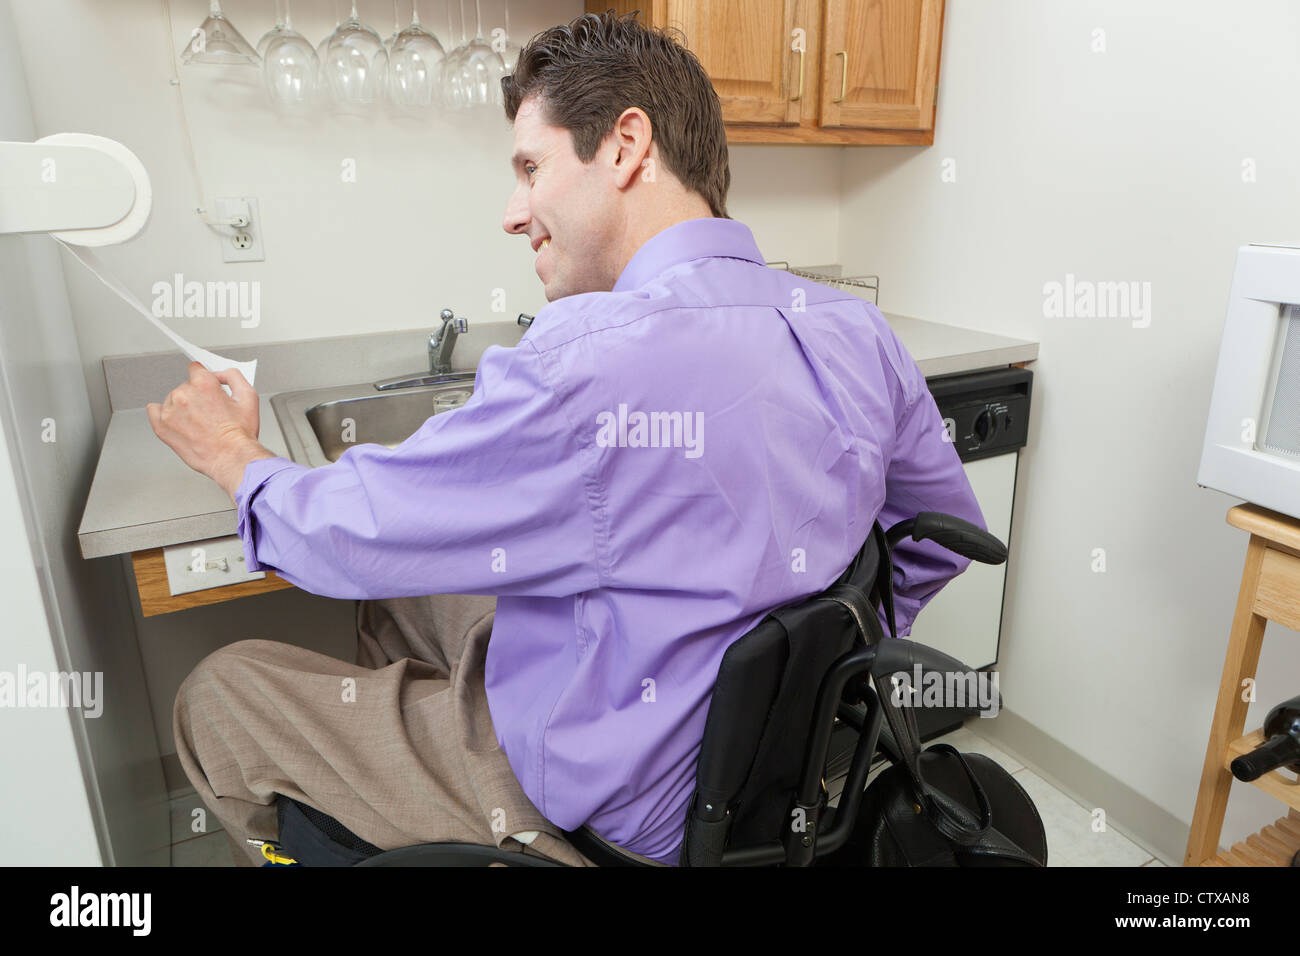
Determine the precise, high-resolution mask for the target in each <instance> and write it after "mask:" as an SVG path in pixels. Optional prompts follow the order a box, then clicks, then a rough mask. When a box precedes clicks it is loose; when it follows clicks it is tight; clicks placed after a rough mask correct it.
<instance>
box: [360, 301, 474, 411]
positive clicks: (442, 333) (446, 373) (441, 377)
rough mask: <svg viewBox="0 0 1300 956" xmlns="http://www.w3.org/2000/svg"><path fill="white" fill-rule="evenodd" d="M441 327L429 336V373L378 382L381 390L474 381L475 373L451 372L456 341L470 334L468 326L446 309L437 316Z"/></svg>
mask: <svg viewBox="0 0 1300 956" xmlns="http://www.w3.org/2000/svg"><path fill="white" fill-rule="evenodd" d="M438 317H439V318H440V319H442V325H441V326H439V327H438V329H437V331H435V332H434V333H433V334H431V335H430V336H429V371H428V372H420V373H418V374H415V375H398V376H397V377H395V378H386V379H384V380H383V381H379V382H375V388H377V389H378V390H379V391H381V392H383V391H387V390H389V389H393V388H413V387H415V386H417V385H438V384H441V383H444V382H454V381H463V380H465V379H467V378H468V379H473V378H474V373H473V372H453V371H452V370H451V353H452V350H453V349H455V348H456V340H457V339H458V338H460V336H461V334H462V333H464V332H468V331H469V323H468V322H466V321H465V320H464V319H463V318H458V317H457V316H456V314H455V313H454V312H452V310H451V309H443V310H442V312H441V313H439V316H438Z"/></svg>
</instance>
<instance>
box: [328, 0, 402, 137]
mask: <svg viewBox="0 0 1300 956" xmlns="http://www.w3.org/2000/svg"><path fill="white" fill-rule="evenodd" d="M321 75H322V77H323V78H324V80H325V88H326V89H327V90H328V91H329V94H330V99H331V100H332V101H333V102H334V105H335V106H337V107H338V108H339V109H340V110H343V111H344V112H354V111H358V110H364V109H365V108H366V107H369V106H370V105H372V104H373V103H375V102H376V101H378V100H380V99H382V97H383V95H384V84H385V83H386V82H387V77H388V51H387V50H386V49H384V41H383V40H382V39H380V37H379V34H378V33H376V32H375V31H374V30H373V29H371V28H370V27H368V26H366V25H365V24H364V23H362V22H361V18H360V17H359V16H357V4H356V0H352V14H351V16H349V17H348V18H347V19H346V20H344V21H343V22H342V23H340V24H339V26H338V29H336V30H335V31H334V32H333V33H332V34H330V38H329V43H328V44H326V46H325V59H324V61H323V62H322V63H321Z"/></svg>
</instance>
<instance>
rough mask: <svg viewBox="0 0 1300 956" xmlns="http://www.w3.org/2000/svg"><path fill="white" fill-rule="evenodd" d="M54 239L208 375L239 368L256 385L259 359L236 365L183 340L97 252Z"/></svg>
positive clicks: (226, 389) (224, 387)
mask: <svg viewBox="0 0 1300 956" xmlns="http://www.w3.org/2000/svg"><path fill="white" fill-rule="evenodd" d="M55 238H56V240H57V241H58V242H59V243H60V244H61V245H62V246H63V247H64V248H65V249H67V250H68V251H69V252H70V253H72V254H73V255H74V256H76V257H77V258H78V259H80V260H81V264H82V265H84V266H85V267H86V268H87V269H89V270H90V271H91V272H92V273H93V274H94V275H95V277H96V278H97V279H99V281H100V282H102V283H104V285H106V286H108V287H109V288H110V289H112V290H113V291H114V292H116V293H117V294H118V296H120V297H121V299H122V301H124V302H125V303H126V304H127V305H129V306H131V308H133V309H135V310H136V311H137V312H139V313H140V314H141V315H143V316H144V317H145V318H146V319H148V320H149V322H150V323H151V324H153V325H154V327H156V328H157V329H158V331H160V332H162V334H163V335H165V336H167V338H169V339H171V340H172V341H173V342H175V343H176V347H177V348H179V349H180V350H181V351H182V352H184V353H185V354H186V355H188V356H189V357H190V358H191V359H193V360H194V361H196V362H199V363H200V364H202V365H203V366H204V367H205V368H206V369H207V370H208V371H209V372H220V371H224V370H225V369H228V368H237V369H239V371H240V373H241V374H242V375H243V376H244V378H245V379H247V380H248V384H249V385H253V384H254V382H253V376H254V375H255V374H256V373H257V359H253V361H251V362H234V361H231V360H230V359H228V358H222V357H221V356H220V355H217V354H216V353H215V352H209V351H208V350H207V349H203V348H199V347H198V346H197V345H192V344H191V343H189V342H187V341H185V339H183V338H181V337H180V336H179V335H177V334H176V333H175V332H173V331H172V330H171V329H169V328H168V327H167V326H166V325H164V324H163V323H162V322H160V321H159V320H158V318H157V317H156V316H155V315H154V314H153V313H152V312H150V311H149V310H148V309H146V308H145V307H144V306H143V305H142V304H141V303H140V301H139V300H138V299H136V297H135V296H133V295H132V294H131V293H130V292H129V291H128V290H127V289H126V288H125V287H124V286H123V285H122V283H121V282H119V281H118V280H117V278H116V277H114V276H113V274H112V273H111V272H109V271H108V267H107V266H105V265H104V264H103V263H102V262H100V261H99V257H98V256H96V255H95V253H94V252H92V251H91V250H90V249H88V248H85V247H83V246H74V245H71V244H70V243H67V242H64V241H63V240H62V239H58V237H55ZM221 387H222V388H223V389H225V391H226V392H227V393H229V392H230V388H229V386H227V385H222V386H221Z"/></svg>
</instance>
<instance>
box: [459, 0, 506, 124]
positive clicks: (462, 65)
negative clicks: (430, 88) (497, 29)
mask: <svg viewBox="0 0 1300 956" xmlns="http://www.w3.org/2000/svg"><path fill="white" fill-rule="evenodd" d="M474 8H475V25H474V39H472V40H470V41H469V43H467V44H466V45H465V46H464V47H463V49H462V50H461V52H460V55H459V56H458V57H457V58H456V66H455V73H456V76H455V78H454V79H453V81H452V89H453V95H454V97H455V99H454V102H455V105H456V107H457V108H458V109H473V108H475V107H479V106H487V105H489V104H492V103H496V104H498V105H499V104H500V103H501V77H502V76H504V75H505V72H506V65H505V62H504V61H503V60H502V59H501V55H500V54H499V53H497V52H496V51H495V50H493V49H492V46H491V44H489V43H488V42H487V40H485V39H484V38H483V16H482V9H481V8H482V0H474Z"/></svg>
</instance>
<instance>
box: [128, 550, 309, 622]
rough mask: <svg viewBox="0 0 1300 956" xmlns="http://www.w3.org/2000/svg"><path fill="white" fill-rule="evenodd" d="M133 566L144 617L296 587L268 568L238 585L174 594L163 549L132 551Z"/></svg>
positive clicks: (141, 611)
mask: <svg viewBox="0 0 1300 956" xmlns="http://www.w3.org/2000/svg"><path fill="white" fill-rule="evenodd" d="M131 568H132V570H133V571H134V572H135V586H136V590H137V591H138V592H139V595H140V613H141V615H142V616H144V617H153V616H155V615H157V614H170V613H172V612H173V611H184V610H186V609H187V608H192V607H203V606H205V605H208V604H220V603H221V602H222V601H233V600H234V599H235V598H242V597H249V596H250V595H253V594H262V593H265V592H267V591H282V590H284V589H285V588H291V587H293V585H292V584H290V583H289V582H288V581H286V580H285V579H284V578H282V577H280V576H279V575H278V574H276V573H275V572H274V571H267V572H266V577H264V578H261V579H260V580H257V581H241V582H239V583H238V584H226V585H222V586H221V587H215V588H205V589H204V590H202V591H190V592H189V593H187V594H172V593H171V588H170V587H169V586H168V584H167V568H166V566H165V565H164V564H163V549H162V548H150V549H149V550H147V551H134V552H132V553H131Z"/></svg>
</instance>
